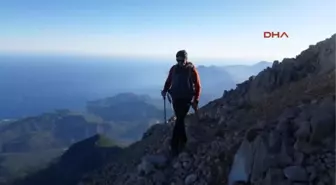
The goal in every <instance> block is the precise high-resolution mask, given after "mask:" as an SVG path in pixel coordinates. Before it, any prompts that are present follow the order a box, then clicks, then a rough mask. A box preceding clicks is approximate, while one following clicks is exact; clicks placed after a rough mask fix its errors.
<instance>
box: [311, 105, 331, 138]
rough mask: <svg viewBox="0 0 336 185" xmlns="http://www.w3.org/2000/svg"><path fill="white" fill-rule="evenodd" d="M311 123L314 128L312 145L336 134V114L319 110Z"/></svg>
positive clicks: (314, 114)
mask: <svg viewBox="0 0 336 185" xmlns="http://www.w3.org/2000/svg"><path fill="white" fill-rule="evenodd" d="M334 111H335V109H334ZM310 123H311V126H312V134H311V138H310V142H312V143H320V141H321V140H323V139H324V138H326V137H328V136H329V135H331V134H335V112H333V113H330V112H328V111H326V110H324V109H322V108H321V109H318V110H316V112H314V113H313V116H312V118H311V121H310Z"/></svg>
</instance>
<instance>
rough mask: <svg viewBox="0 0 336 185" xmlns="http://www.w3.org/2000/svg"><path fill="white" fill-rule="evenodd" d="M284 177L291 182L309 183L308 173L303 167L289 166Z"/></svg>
mask: <svg viewBox="0 0 336 185" xmlns="http://www.w3.org/2000/svg"><path fill="white" fill-rule="evenodd" d="M284 175H285V176H286V177H287V178H288V179H289V180H291V181H304V182H305V181H308V180H309V177H308V173H307V172H306V170H305V169H304V168H303V167H301V166H289V167H287V168H285V169H284Z"/></svg>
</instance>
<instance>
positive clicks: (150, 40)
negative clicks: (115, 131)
mask: <svg viewBox="0 0 336 185" xmlns="http://www.w3.org/2000/svg"><path fill="white" fill-rule="evenodd" d="M335 8H336V4H335V0H319V1H317V0H282V1H276V0H206V1H203V0H202V1H201V0H179V1H178V0H169V1H163V0H151V1H149V0H133V1H132V0H119V1H117V0H90V1H89V0H57V1H56V0H55V1H51V0H50V1H47V0H29V1H28V0H1V1H0V52H1V53H28V54H73V55H83V56H84V55H93V56H133V57H162V58H171V57H173V58H174V57H175V53H176V51H177V50H179V49H186V50H187V51H188V52H189V55H190V57H191V58H208V59H212V58H214V59H242V60H246V61H249V60H250V61H252V60H275V59H278V60H281V59H282V58H284V57H295V56H296V55H297V54H299V53H300V52H301V51H302V50H304V49H306V48H307V47H308V46H309V45H310V44H315V43H316V42H318V41H320V40H324V39H325V38H327V37H330V36H331V35H332V34H333V33H336V28H335V25H336V24H335V18H336V16H335ZM264 31H280V32H286V33H288V35H289V38H287V39H264V38H263V32H264Z"/></svg>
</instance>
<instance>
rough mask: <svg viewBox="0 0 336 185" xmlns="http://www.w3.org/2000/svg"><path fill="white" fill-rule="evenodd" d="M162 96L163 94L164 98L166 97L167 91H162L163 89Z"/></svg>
mask: <svg viewBox="0 0 336 185" xmlns="http://www.w3.org/2000/svg"><path fill="white" fill-rule="evenodd" d="M161 96H162V97H163V98H166V96H167V91H164V90H162V91H161Z"/></svg>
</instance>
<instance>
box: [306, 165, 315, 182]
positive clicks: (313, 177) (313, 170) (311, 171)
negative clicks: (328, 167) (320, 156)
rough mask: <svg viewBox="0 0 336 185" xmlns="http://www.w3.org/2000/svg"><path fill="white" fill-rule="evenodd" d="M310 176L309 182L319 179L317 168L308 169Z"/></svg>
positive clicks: (310, 167) (309, 167)
mask: <svg viewBox="0 0 336 185" xmlns="http://www.w3.org/2000/svg"><path fill="white" fill-rule="evenodd" d="M306 170H307V173H308V176H309V181H313V180H315V179H316V177H317V171H316V168H315V167H314V166H308V167H306Z"/></svg>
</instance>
